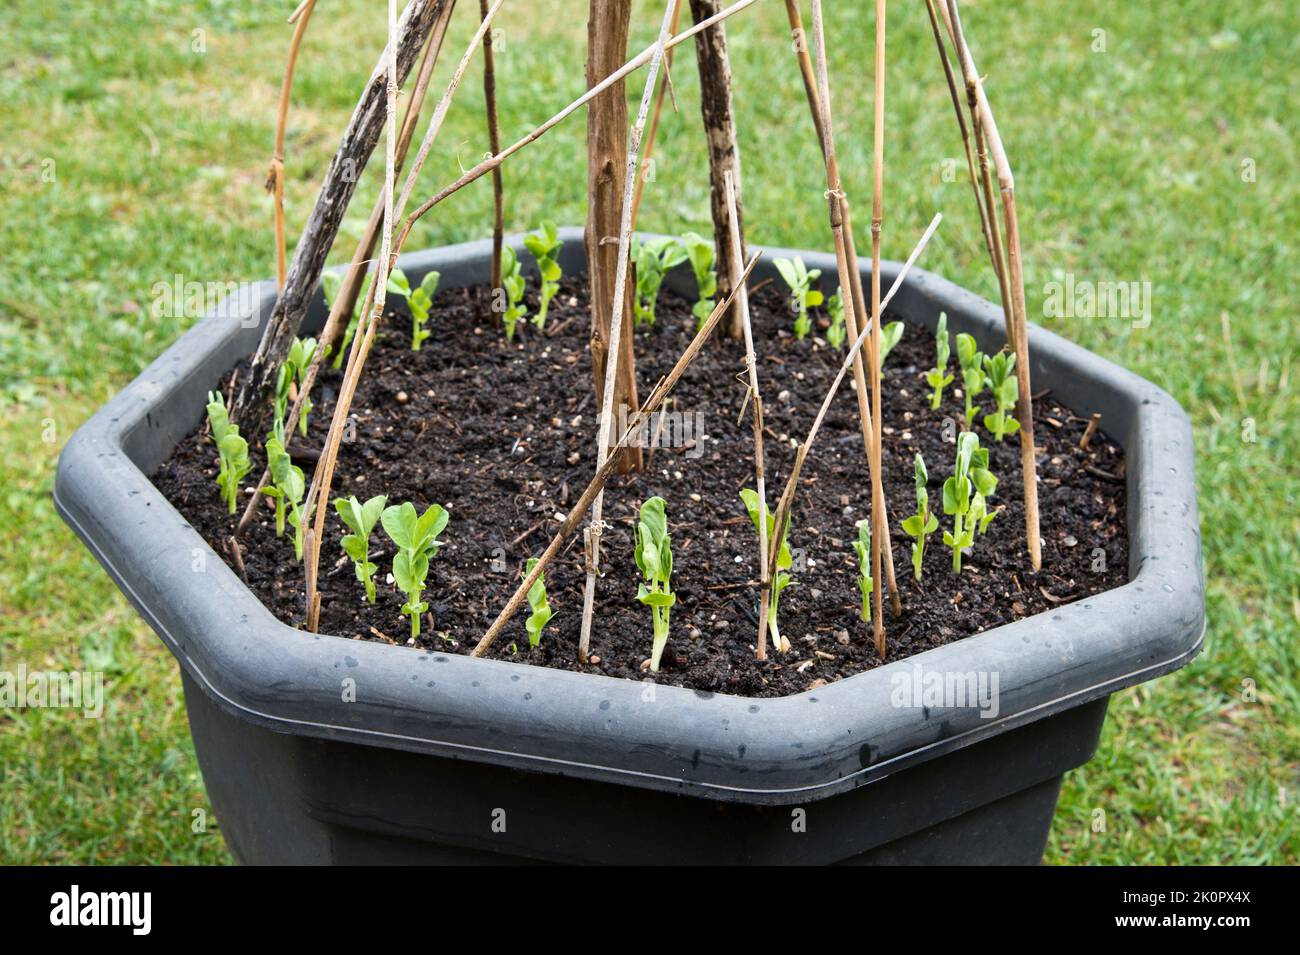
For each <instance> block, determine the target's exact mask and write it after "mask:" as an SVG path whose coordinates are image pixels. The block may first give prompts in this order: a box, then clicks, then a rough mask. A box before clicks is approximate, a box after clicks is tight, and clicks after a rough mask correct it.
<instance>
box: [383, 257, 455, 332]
mask: <svg viewBox="0 0 1300 955" xmlns="http://www.w3.org/2000/svg"><path fill="white" fill-rule="evenodd" d="M441 279H442V273H441V272H433V271H430V272H425V273H424V278H422V279H421V280H420V284H419V286H418V287H417V288H415V289H412V288H411V283H410V281H409V280H408V279H407V278H406V273H405V272H403V271H402V270H401V269H393V272H392V275H391V277H390V278H389V280H388V291H390V292H392V293H393V294H395V295H400V296H401V297H402V298H404V299H406V307H407V308H408V309H410V312H411V351H419V350H420V344H421V343H422V342H423V341H424V340H425V339H426V338H428V337H429V331H428V329H427V328H425V326H426V325H427V324H428V323H429V309H430V308H431V307H432V306H433V296H434V294H435V293H436V292H437V291H438V282H439V281H440V280H441Z"/></svg>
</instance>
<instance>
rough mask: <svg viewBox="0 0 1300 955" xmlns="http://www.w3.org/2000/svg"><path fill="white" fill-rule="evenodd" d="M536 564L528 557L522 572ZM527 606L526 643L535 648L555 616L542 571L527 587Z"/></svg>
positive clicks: (534, 558)
mask: <svg viewBox="0 0 1300 955" xmlns="http://www.w3.org/2000/svg"><path fill="white" fill-rule="evenodd" d="M536 566H537V558H536V557H529V558H528V563H527V564H526V565H525V566H524V574H525V575H527V574H531V573H532V572H533V568H534V567H536ZM642 586H644V585H642ZM528 608H529V609H530V610H531V611H532V613H530V614H529V615H528V619H527V620H525V621H524V628H525V629H526V630H527V631H528V645H529V646H530V647H533V648H534V649H536V648H537V647H538V646H540V645H541V642H542V629H543V628H544V627H545V626H546V624H547V623H548V622H549V621H550V619H551V618H552V617H553V616H555V614H554V612H553V611H552V610H551V605H550V603H548V602H547V599H546V574H544V573H543V574H539V575H538V577H537V581H536V582H535V583H534V584H533V585H532V586H531V587H529V588H528Z"/></svg>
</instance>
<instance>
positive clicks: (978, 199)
mask: <svg viewBox="0 0 1300 955" xmlns="http://www.w3.org/2000/svg"><path fill="white" fill-rule="evenodd" d="M942 2H944V0H940V3H942ZM925 10H926V13H927V14H928V15H929V17H930V30H931V31H932V32H933V33H934V45H935V49H936V50H937V51H938V53H939V63H940V64H941V65H942V66H943V77H944V81H945V82H946V83H947V84H948V95H949V97H950V98H951V99H952V109H953V113H954V114H955V115H956V117H957V128H958V130H959V131H960V132H961V144H962V148H963V149H964V150H965V152H966V171H967V174H968V175H969V176H970V187H971V191H972V192H973V193H974V195H975V207H976V208H977V209H978V210H979V214H980V231H981V232H982V233H983V235H984V245H985V247H986V248H987V249H988V253H989V258H990V260H992V262H993V269H994V271H995V272H997V273H998V279H999V282H1001V273H1000V271H999V269H998V256H997V254H996V253H995V252H994V251H993V234H992V233H991V232H990V231H989V212H990V210H989V209H988V207H987V205H986V204H985V194H984V193H983V192H981V191H980V176H979V173H978V172H976V167H975V152H974V150H973V149H972V148H971V138H970V136H971V134H970V128H969V127H968V126H967V125H966V111H965V110H964V109H963V108H962V104H961V97H960V95H959V94H958V92H957V80H956V77H955V76H954V75H953V72H952V63H951V61H949V59H948V47H947V45H946V44H945V43H944V40H943V32H942V30H941V29H940V27H939V18H938V15H937V14H936V13H935V9H934V0H925ZM1002 304H1003V307H1004V309H1005V308H1006V305H1007V303H1006V302H1005V301H1004V302H1003V303H1002Z"/></svg>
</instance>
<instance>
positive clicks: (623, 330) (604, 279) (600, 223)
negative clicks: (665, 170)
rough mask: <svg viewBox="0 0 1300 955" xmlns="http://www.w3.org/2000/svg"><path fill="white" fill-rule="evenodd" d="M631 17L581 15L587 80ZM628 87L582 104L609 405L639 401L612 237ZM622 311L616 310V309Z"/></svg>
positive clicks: (613, 52) (618, 11)
mask: <svg viewBox="0 0 1300 955" xmlns="http://www.w3.org/2000/svg"><path fill="white" fill-rule="evenodd" d="M631 17H632V3H631V0H591V5H590V8H589V13H588V18H587V63H586V80H587V85H588V86H595V85H596V84H597V83H598V82H599V81H600V79H601V78H602V77H604V76H605V75H606V74H607V73H609V72H610V71H612V70H614V69H615V68H617V66H618V65H619V64H620V63H622V62H623V61H624V60H625V59H627V36H628V28H629V24H630V21H631ZM627 133H628V116H627V92H626V89H625V88H624V83H623V82H622V81H620V82H618V83H615V84H614V85H613V86H611V87H610V88H609V89H607V90H606V91H605V92H603V93H602V94H601V95H599V96H597V97H595V98H594V99H593V100H592V101H591V105H590V106H589V107H588V108H587V218H586V223H585V228H584V230H583V235H582V240H583V247H584V248H585V249H586V252H587V284H588V287H589V291H590V294H589V296H588V297H589V299H590V306H589V307H590V313H591V326H590V333H589V336H588V339H589V347H590V350H591V373H592V383H593V385H592V390H593V392H594V393H595V395H596V405H597V406H598V407H602V406H603V405H604V403H605V388H606V379H607V375H606V370H607V368H608V367H609V366H610V365H611V364H612V365H613V366H615V369H614V370H615V374H614V376H613V378H612V379H610V380H611V381H612V382H613V384H612V385H611V386H610V387H612V388H613V395H614V403H615V407H616V408H617V409H618V411H619V412H621V413H623V414H624V415H626V413H627V412H626V410H625V409H630V408H635V407H636V406H637V391H636V355H635V353H634V345H635V339H634V337H633V335H632V317H631V299H632V289H631V288H629V287H628V284H627V283H626V281H624V276H625V273H626V272H627V270H628V268H629V265H628V260H627V258H623V259H620V258H619V257H618V253H619V246H618V244H617V237H618V235H619V233H620V228H621V226H622V223H623V202H624V200H623V191H624V190H623V175H624V172H625V168H624V167H625V166H626V165H627V159H628V151H627V150H628V147H627ZM616 289H621V290H622V295H623V301H622V302H621V303H620V307H619V308H617V309H616V308H615V304H614V294H615V291H616ZM611 315H613V316H615V318H614V319H613V320H614V321H618V322H619V324H620V328H619V332H618V335H617V339H618V348H617V349H613V348H612V343H613V340H614V338H615V335H614V332H613V329H612V328H611V327H610V321H611V318H610V316H611ZM619 316H621V317H619ZM643 464H644V461H643V451H642V449H641V448H640V447H635V448H629V449H627V450H626V451H624V452H622V453H620V455H619V470H620V471H640V470H641V469H642V467H643Z"/></svg>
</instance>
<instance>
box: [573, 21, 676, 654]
mask: <svg viewBox="0 0 1300 955" xmlns="http://www.w3.org/2000/svg"><path fill="white" fill-rule="evenodd" d="M675 7H676V0H668V2H667V4H666V5H665V8H664V17H663V22H662V23H661V24H660V26H659V38H658V40H656V41H655V46H654V53H653V55H652V56H651V59H650V70H649V72H648V73H647V74H646V81H645V90H644V91H643V92H642V94H641V108H640V109H639V110H638V111H637V116H636V122H635V123H634V124H633V126H632V138H631V141H630V142H629V143H628V147H627V171H626V173H625V175H624V178H623V204H622V207H621V208H622V213H621V216H622V221H621V223H620V225H619V232H618V260H617V261H618V266H617V271H616V272H615V273H614V274H615V278H614V297H613V302H612V313H613V314H612V315H611V317H610V323H609V352H608V355H609V358H608V359H607V360H606V362H605V389H604V391H603V392H602V396H603V400H602V402H601V409H600V427H599V429H598V434H597V438H596V442H597V443H596V468H597V470H599V469H600V468H602V467H604V465H605V459H606V458H607V457H608V456H609V448H608V447H607V445H608V444H609V436H610V429H611V419H612V418H613V416H614V380H615V377H616V375H617V373H618V361H617V358H616V356H617V355H618V354H619V345H620V339H621V338H622V332H623V317H624V304H625V303H624V301H623V298H624V295H625V294H626V290H627V262H628V259H629V258H630V249H631V244H632V196H633V190H635V188H636V180H637V160H638V158H639V157H640V153H641V137H642V134H643V133H644V132H645V124H646V118H647V116H648V114H649V112H650V100H651V98H652V97H653V96H654V91H655V80H657V79H658V78H659V66H660V64H661V63H662V61H663V57H664V44H665V43H666V42H667V40H668V37H669V36H670V32H669V31H670V28H671V27H672V20H673V10H674V9H675ZM604 504H605V494H604V489H603V488H602V489H601V490H600V491H598V492H597V493H596V499H595V502H594V503H593V504H592V508H591V523H590V524H589V525H588V528H587V583H586V588H585V590H584V591H583V600H582V627H581V631H580V633H579V637H578V662H579V663H582V664H585V663H586V662H587V651H588V649H589V648H590V646H591V619H592V614H593V612H594V610H595V600H596V577H597V575H598V574H599V573H600V532H601V527H602V523H601V511H602V509H603V508H604Z"/></svg>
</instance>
